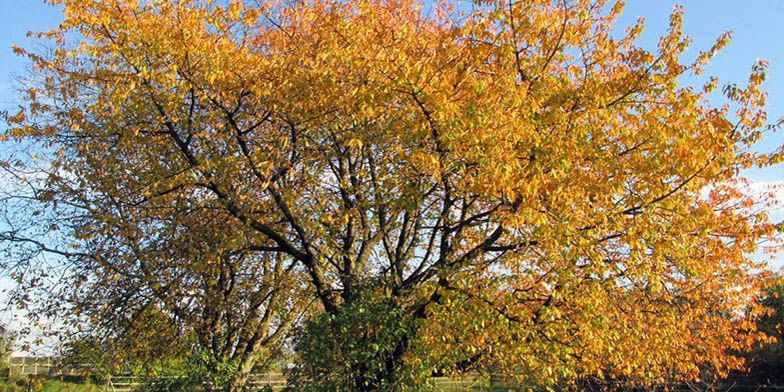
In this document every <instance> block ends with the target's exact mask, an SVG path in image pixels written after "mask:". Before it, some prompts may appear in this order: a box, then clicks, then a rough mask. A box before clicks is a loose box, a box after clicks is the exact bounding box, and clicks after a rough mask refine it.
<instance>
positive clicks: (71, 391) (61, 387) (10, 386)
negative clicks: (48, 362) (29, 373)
mask: <svg viewBox="0 0 784 392" xmlns="http://www.w3.org/2000/svg"><path fill="white" fill-rule="evenodd" d="M29 382H30V380H29V379H16V380H3V381H0V392H24V391H26V390H27V385H28V383H29ZM32 386H33V391H34V392H100V391H101V388H100V387H99V386H97V385H95V384H91V383H76V382H67V381H61V380H56V379H50V380H46V379H40V378H37V379H33V380H32Z"/></svg>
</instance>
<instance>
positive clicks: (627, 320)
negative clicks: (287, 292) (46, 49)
mask: <svg viewBox="0 0 784 392" xmlns="http://www.w3.org/2000/svg"><path fill="white" fill-rule="evenodd" d="M55 3H57V4H62V5H63V6H64V9H65V13H66V20H65V22H64V23H63V24H62V25H61V29H60V30H58V31H53V32H50V33H44V34H43V35H41V37H42V38H47V39H50V40H52V42H53V46H54V47H53V51H52V52H51V53H43V54H28V55H29V56H30V58H31V60H32V61H33V63H34V68H35V75H36V77H37V78H38V79H37V80H36V82H37V83H32V84H31V86H30V88H29V89H27V90H26V92H25V93H26V95H25V98H26V102H27V105H26V106H25V107H23V108H21V110H20V111H19V113H17V114H14V115H10V116H8V121H10V122H11V123H13V124H14V126H13V127H12V128H10V129H9V130H8V132H7V133H6V135H7V137H9V138H13V139H14V140H16V141H17V142H18V143H20V144H21V145H26V144H27V143H31V144H35V145H37V146H39V147H38V150H37V151H39V154H43V153H44V152H46V153H48V154H47V159H49V160H48V161H47V162H48V164H49V165H50V166H51V168H52V169H51V170H49V175H47V176H45V177H44V179H43V180H41V181H40V183H39V184H41V185H42V188H41V189H40V190H38V191H37V193H36V195H37V201H38V202H41V203H43V204H44V205H45V206H48V207H49V209H48V210H47V211H48V212H49V213H51V214H53V215H54V216H60V217H59V218H57V219H60V220H62V221H64V222H65V223H66V226H59V225H58V226H57V227H56V228H52V227H51V226H45V227H49V228H51V230H56V232H54V233H52V234H51V235H52V236H55V237H58V238H64V239H65V241H66V242H67V243H68V244H70V246H78V247H80V249H89V252H87V251H85V253H87V254H88V255H90V257H86V258H85V257H82V258H79V257H76V258H74V254H73V251H68V252H66V251H64V250H58V249H56V248H46V249H44V250H49V251H54V252H60V253H65V255H66V256H70V259H69V261H70V262H71V263H74V262H76V260H93V259H95V261H91V262H89V263H88V262H86V261H85V262H83V264H81V265H84V266H85V267H86V268H84V269H82V270H81V271H83V272H82V273H83V274H85V276H87V282H92V281H95V282H102V283H103V282H105V283H104V284H105V285H107V287H109V286H111V287H112V290H111V291H115V290H119V291H120V292H122V291H123V289H122V287H121V286H122V285H123V283H122V282H124V279H117V280H115V279H112V276H114V274H118V273H125V271H131V272H132V274H133V276H138V277H140V278H143V279H145V280H151V279H150V277H152V276H155V277H158V276H169V275H166V271H167V269H166V268H167V267H166V265H167V264H166V263H168V261H167V260H172V259H175V260H178V262H177V263H175V264H176V265H177V266H179V267H180V268H182V269H183V270H184V271H185V272H187V273H186V274H185V276H188V277H191V276H194V275H195V276H199V277H200V279H201V278H207V279H206V281H203V282H204V283H203V284H202V285H203V287H204V291H203V292H204V293H218V294H220V290H217V291H210V289H212V288H214V287H215V286H214V285H215V284H217V285H218V287H223V288H225V286H221V283H220V282H222V276H224V275H223V274H224V270H225V269H226V268H228V269H229V270H231V268H229V267H221V266H227V265H231V263H235V262H236V261H234V260H242V259H244V258H247V259H248V260H250V261H252V262H251V263H250V264H247V267H245V268H258V269H259V270H261V271H264V274H262V275H261V276H262V277H267V276H270V275H268V273H267V271H282V272H285V273H286V274H289V275H286V276H287V277H289V278H288V279H284V280H283V282H288V281H291V282H296V281H297V278H299V277H301V278H303V279H306V280H307V282H308V288H309V290H312V294H313V298H315V299H317V300H318V302H319V304H320V305H321V307H322V308H323V310H324V311H325V312H326V313H327V314H330V315H340V314H342V312H343V310H344V309H355V308H357V306H359V305H358V304H360V303H362V302H363V301H364V300H365V299H364V298H367V294H366V293H363V291H364V288H365V287H369V286H370V287H373V290H372V292H373V295H376V296H380V297H381V299H376V300H374V301H380V302H381V303H388V304H395V306H396V307H398V314H401V315H404V317H405V318H406V319H410V320H411V321H412V323H413V324H417V323H422V324H421V326H420V327H419V328H418V329H416V333H414V334H412V335H408V334H401V335H395V336H397V338H398V340H397V341H395V342H391V343H390V344H391V345H392V346H393V348H392V349H391V350H390V351H389V352H391V353H392V355H391V356H389V357H385V359H384V360H385V361H389V363H390V366H391V368H395V367H397V366H402V364H404V363H406V361H416V360H418V359H417V358H416V355H424V353H428V354H427V355H428V358H420V359H419V360H427V361H432V363H437V364H439V366H441V367H444V368H448V369H458V370H465V369H467V368H470V367H474V368H482V367H485V368H487V367H492V368H493V369H496V370H497V371H499V372H505V373H510V374H520V372H521V370H522V369H527V371H530V372H533V373H534V374H536V375H537V379H538V381H539V382H541V383H543V384H552V383H554V382H557V381H558V380H561V379H568V378H574V377H580V376H584V375H595V376H598V377H603V376H604V373H603V372H604V370H605V369H616V370H614V372H618V373H619V375H622V376H624V377H627V378H629V379H634V380H638V381H649V382H650V381H656V380H661V379H662V378H663V377H672V378H675V379H690V378H695V377H697V376H698V369H699V366H700V365H705V364H710V365H711V366H713V367H715V368H717V369H718V371H719V372H726V370H727V369H731V368H736V367H738V366H740V364H741V362H742V360H741V359H740V358H738V357H736V356H733V355H731V354H729V353H728V352H727V351H726V348H728V347H729V348H735V349H738V350H740V349H743V348H746V347H748V346H749V345H750V344H752V343H753V342H754V341H756V340H758V339H760V338H761V335H758V334H751V335H749V334H747V333H743V334H741V333H739V332H741V331H742V332H747V331H748V330H749V329H753V328H754V325H753V323H751V322H750V320H749V319H746V318H743V317H741V316H737V317H736V316H733V317H729V318H727V317H723V316H720V315H740V314H742V313H743V312H742V310H743V309H745V308H746V307H747V306H751V313H750V317H753V316H755V315H756V314H757V313H758V308H757V307H755V305H753V304H750V301H751V299H753V298H754V297H755V295H756V294H757V293H758V292H759V289H760V287H761V285H762V284H763V282H764V278H765V276H766V272H765V270H764V268H763V265H762V264H760V263H756V262H754V261H753V260H752V259H750V258H749V257H747V256H746V255H747V254H748V252H750V251H752V250H753V249H754V248H755V246H756V243H757V241H758V240H759V239H761V238H763V237H765V236H769V235H772V234H773V231H774V226H773V225H772V224H769V223H768V222H767V218H766V215H765V214H764V212H761V211H759V210H757V209H755V205H754V201H753V200H752V199H751V198H750V197H748V196H744V195H743V194H742V193H741V192H739V191H738V184H739V182H738V177H737V176H738V172H739V171H740V170H741V169H743V168H747V167H750V166H765V165H768V164H771V163H774V162H777V161H778V160H779V159H780V157H779V154H769V155H768V154H761V153H757V152H754V150H752V149H751V147H752V146H753V145H754V143H755V142H756V141H757V140H759V138H760V137H761V135H762V131H763V130H764V129H765V122H766V114H765V111H764V110H763V106H764V103H765V95H764V93H762V92H761V90H760V87H759V86H760V84H761V83H762V81H763V80H764V78H765V71H766V70H765V67H766V64H765V63H764V62H760V63H759V64H756V65H754V67H753V68H752V72H751V76H750V78H749V83H748V84H747V85H746V86H743V87H738V86H734V85H729V86H727V87H726V88H725V90H724V91H725V94H726V96H727V97H728V98H729V100H730V101H731V102H732V105H726V106H722V107H713V106H711V105H710V104H709V103H708V102H706V97H707V95H708V94H709V93H710V92H712V91H714V90H715V89H716V87H717V85H718V84H717V80H716V79H710V80H709V81H708V82H707V83H706V84H705V85H704V86H702V87H701V88H693V87H690V86H685V87H683V86H680V85H679V83H678V80H679V78H680V77H682V76H684V75H687V74H697V75H699V74H700V73H701V72H702V69H703V67H704V66H705V64H706V63H707V61H708V60H709V59H710V57H712V56H713V55H714V54H715V53H716V52H717V51H718V50H719V49H721V47H723V46H724V45H725V44H726V43H727V41H728V36H727V35H724V36H721V37H719V39H718V40H717V42H716V44H715V46H714V47H712V48H710V50H708V51H706V52H702V53H700V54H699V55H698V56H697V58H696V60H695V61H694V62H693V63H687V64H683V63H682V61H681V59H680V56H681V54H682V53H683V52H684V51H685V50H686V48H687V47H688V44H689V39H688V38H686V37H684V36H683V35H682V33H681V28H680V27H681V26H680V24H681V13H680V11H679V10H676V12H674V13H673V15H672V17H671V20H670V29H669V31H668V32H667V34H666V35H665V36H664V37H662V38H661V39H660V41H659V45H658V47H657V48H656V49H655V50H654V51H653V52H650V51H647V50H645V49H643V48H640V47H638V46H636V45H635V40H636V38H637V37H638V36H639V34H640V32H641V30H642V25H641V24H638V25H635V26H632V27H631V28H630V29H628V30H627V31H626V33H625V34H623V35H622V36H621V37H620V38H613V35H612V34H611V31H612V23H613V21H614V19H615V17H617V15H618V14H619V13H620V10H621V8H622V3H621V2H617V3H614V4H611V5H609V6H608V5H607V4H605V3H606V2H605V1H602V0H597V1H588V0H575V1H562V2H557V1H556V2H553V1H536V0H530V1H521V2H508V3H507V2H502V1H479V2H477V3H476V5H477V6H476V7H473V8H472V11H471V12H470V13H468V14H461V13H459V12H458V11H454V9H453V8H452V7H451V6H450V5H448V4H440V3H439V4H434V5H432V8H433V9H432V11H428V12H425V11H424V10H423V8H422V7H423V6H422V5H421V4H418V3H415V2H413V1H409V0H400V1H381V0H361V1H354V2H332V1H315V2H293V3H290V4H289V3H285V4H284V3H280V4H278V3H275V2H253V1H246V2H239V1H226V2H220V1H196V0H183V1H179V2H168V1H150V2H144V3H138V2H135V1H123V0H113V1H108V0H80V1H76V0H60V1H55ZM67 32H74V33H78V37H77V38H75V42H73V44H72V45H69V44H68V40H67V39H66V38H67V37H70V36H69V35H67V34H66V33H67ZM17 50H18V51H20V52H22V53H27V52H24V51H23V50H21V49H17ZM26 164H27V162H25V161H24V160H17V161H16V162H8V164H7V165H6V166H7V167H8V168H9V170H12V171H14V172H19V171H23V170H24V167H25V165H26ZM706 190H710V192H709V194H708V195H707V196H706V195H704V193H705V192H706ZM56 206H59V209H56ZM64 206H68V207H70V208H71V209H72V210H71V209H68V211H73V214H71V215H67V214H66V215H65V216H62V215H61V214H64V212H62V211H63V208H65V207H64ZM191 212H193V214H191ZM191 218H192V219H191ZM204 221H206V222H216V223H211V224H206V225H205V224H203V223H202V222H204ZM36 227H38V226H36ZM66 227H67V229H66ZM47 230H48V229H47ZM23 234H24V233H22V232H19V231H10V232H9V233H8V234H5V235H4V239H5V240H6V241H10V242H12V243H16V244H22V245H24V246H28V247H29V246H32V247H33V249H38V250H41V249H42V246H44V244H45V243H44V242H42V241H40V240H35V239H34V238H31V237H29V236H28V237H25V236H23ZM14 241H16V242H14ZM36 241H37V242H36ZM235 241H236V243H235ZM183 244H188V246H181V245H183ZM191 245H197V246H194V247H193V248H192V249H189V248H190V246H191ZM28 249H30V248H28ZM183 251H184V253H183V255H181V254H180V252H183ZM92 255H97V257H93V256H92ZM148 255H150V257H148ZM20 257H21V258H22V259H24V252H17V258H20ZM227 258H228V259H227ZM229 260H232V261H231V262H230V261H229ZM180 261H181V262H180ZM265 263H270V265H271V266H272V265H274V266H276V267H261V266H264V265H266V264H265ZM66 264H67V263H66ZM22 265H26V264H22ZM152 265H154V266H155V267H154V268H160V269H161V270H160V271H161V272H160V273H157V272H156V273H152V272H149V273H148V272H147V271H145V269H147V268H151V267H149V266H152ZM115 266H121V268H117V267H115ZM251 266H257V267H251ZM118 271H119V272H118ZM149 271H156V270H155V269H153V270H149ZM282 272H281V273H282ZM276 273H277V272H276ZM121 276H123V275H121ZM179 276H180V274H179V272H178V273H174V272H172V273H171V277H172V279H177V277H179ZM271 276H276V275H274V274H273V275H271ZM210 277H211V278H212V279H210ZM113 281H115V282H118V283H116V284H115V283H112V282H113ZM186 281H187V282H190V280H186ZM130 282H134V280H131V281H130ZM214 282H217V283H214ZM273 282H275V283H273V284H271V286H269V287H270V290H271V291H270V292H274V293H278V292H279V291H276V288H277V287H279V286H278V283H277V282H278V279H273ZM370 283H372V284H370ZM263 286H265V287H266V285H263ZM163 287H166V286H165V284H161V285H160V286H156V285H155V284H154V283H153V284H151V285H150V288H149V290H150V291H151V292H153V293H154V292H155V291H157V290H159V289H161V288H163ZM185 287H194V286H189V285H187V284H186V285H185ZM287 287H288V286H287ZM291 287H298V285H297V284H295V283H292V284H291ZM172 292H175V293H179V294H178V296H177V297H175V298H182V297H181V296H182V295H184V296H185V298H187V293H189V291H188V290H187V289H186V290H185V291H179V292H178V291H176V290H175V291H172ZM76 293H77V297H78V298H82V295H81V294H79V292H78V291H77V292H76ZM88 298H89V297H88ZM162 298H166V296H162ZM200 298H205V299H207V300H213V299H216V298H215V297H214V296H212V295H204V296H202V297H200ZM219 298H222V297H220V296H219ZM232 298H234V297H232ZM232 301H233V300H232ZM161 302H162V303H163V304H165V301H164V300H161ZM283 302H284V303H291V301H288V302H286V301H283ZM229 303H231V301H228V302H221V304H222V305H223V306H224V308H225V305H226V304H229ZM161 306H162V305H161ZM107 307H109V306H107ZM268 308H270V309H275V307H274V306H269V307H268ZM175 309H176V307H173V308H171V310H169V311H170V312H172V314H175ZM212 309H214V310H213V311H216V312H219V313H220V312H221V310H220V309H223V308H221V307H219V308H212ZM99 314H100V315H102V317H100V319H103V313H99ZM221 314H222V313H221ZM210 315H211V314H209V313H208V314H207V316H210ZM178 317H179V316H178ZM207 318H208V319H209V317H207ZM407 322H408V321H406V322H405V323H406V324H407ZM279 325H285V323H280V324H279ZM205 328H206V327H205ZM205 331H207V332H212V331H215V329H209V328H207V329H205ZM437 331H438V332H437ZM440 331H450V333H449V334H443V333H441V332H440ZM434 332H437V333H434ZM211 337H212V335H209V334H208V335H207V337H204V336H201V338H203V339H208V340H209V339H211ZM215 352H217V351H215ZM356 366H358V367H363V366H364V367H366V368H367V364H357V365H356ZM371 368H374V369H389V368H388V367H381V366H373V367H371ZM357 369H359V368H357ZM362 374H364V376H363V377H366V379H365V380H358V382H356V383H355V386H356V389H358V390H368V389H373V387H372V386H373V385H376V383H375V381H374V380H378V379H379V377H382V376H383V377H388V379H387V380H386V381H385V382H384V385H390V386H395V385H397V384H398V381H399V380H397V379H396V378H395V377H396V375H397V374H400V373H398V372H395V371H386V370H385V371H384V373H383V374H370V373H362ZM611 376H614V374H613V375H611Z"/></svg>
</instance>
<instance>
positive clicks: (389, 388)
mask: <svg viewBox="0 0 784 392" xmlns="http://www.w3.org/2000/svg"><path fill="white" fill-rule="evenodd" d="M415 328H416V323H415V321H413V318H412V317H406V315H405V314H403V311H402V310H401V309H400V306H398V305H397V304H396V303H395V301H394V300H393V299H392V298H389V297H381V298H376V297H374V296H373V295H372V294H370V293H369V292H366V293H365V294H363V295H362V296H361V298H359V299H358V300H357V301H354V302H353V303H351V304H345V305H344V306H342V307H341V308H340V309H339V310H337V311H335V312H333V313H323V314H319V315H316V316H313V317H312V318H311V319H310V320H308V321H307V322H306V323H305V324H304V326H303V327H302V328H300V329H299V330H298V331H297V333H296V336H295V341H294V342H295V343H294V349H295V352H296V355H297V363H296V364H295V367H294V368H293V369H292V371H291V374H290V375H289V378H288V381H289V390H293V391H308V392H309V391H314V392H315V391H318V392H328V391H329V392H338V391H340V392H344V391H345V392H353V391H385V392H398V391H422V390H426V389H428V387H427V378H428V376H429V375H430V374H431V369H430V368H427V367H426V366H425V365H417V366H413V365H411V364H408V363H406V361H405V354H406V352H407V351H408V350H409V346H410V344H411V343H412V342H411V339H412V337H413V336H414V331H415ZM417 363H420V364H421V362H417Z"/></svg>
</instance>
